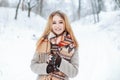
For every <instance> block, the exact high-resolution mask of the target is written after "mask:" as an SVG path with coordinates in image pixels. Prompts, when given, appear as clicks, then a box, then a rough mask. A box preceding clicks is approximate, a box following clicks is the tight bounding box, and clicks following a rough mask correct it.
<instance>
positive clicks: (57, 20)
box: [52, 15, 65, 35]
mask: <svg viewBox="0 0 120 80" xmlns="http://www.w3.org/2000/svg"><path fill="white" fill-rule="evenodd" d="M64 30H65V21H64V20H63V19H62V18H61V17H60V16H59V15H55V16H53V22H52V31H53V32H54V33H55V34H57V35H59V34H61V33H63V31H64Z"/></svg>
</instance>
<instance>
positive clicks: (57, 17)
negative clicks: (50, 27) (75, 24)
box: [53, 14, 63, 20]
mask: <svg viewBox="0 0 120 80" xmlns="http://www.w3.org/2000/svg"><path fill="white" fill-rule="evenodd" d="M53 20H63V18H62V17H61V16H60V15H59V14H55V15H54V16H53Z"/></svg>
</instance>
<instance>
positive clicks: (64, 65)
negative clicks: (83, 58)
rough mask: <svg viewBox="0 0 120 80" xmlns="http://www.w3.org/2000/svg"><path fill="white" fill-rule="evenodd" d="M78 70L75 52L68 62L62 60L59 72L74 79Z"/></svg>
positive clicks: (77, 57) (76, 53) (76, 52)
mask: <svg viewBox="0 0 120 80" xmlns="http://www.w3.org/2000/svg"><path fill="white" fill-rule="evenodd" d="M78 68H79V56H78V51H77V50H76V51H75V53H74V55H73V56H72V58H71V61H70V62H68V61H67V60H65V59H63V58H62V61H61V65H60V67H59V70H60V71H62V72H63V73H65V74H66V75H67V76H68V77H75V76H76V75H77V74H78Z"/></svg>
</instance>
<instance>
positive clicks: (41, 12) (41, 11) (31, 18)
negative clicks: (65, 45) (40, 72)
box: [0, 0, 120, 80]
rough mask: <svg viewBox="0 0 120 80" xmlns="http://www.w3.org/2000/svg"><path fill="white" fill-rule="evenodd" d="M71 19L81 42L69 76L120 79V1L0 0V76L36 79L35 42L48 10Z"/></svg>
mask: <svg viewBox="0 0 120 80" xmlns="http://www.w3.org/2000/svg"><path fill="white" fill-rule="evenodd" d="M55 10H61V11H63V12H64V13H66V15H67V16H68V18H69V21H70V24H71V25H72V29H73V31H74V33H75V36H76V38H77V40H78V43H79V51H78V52H79V66H80V68H79V74H78V75H77V76H76V77H75V78H70V80H120V27H119V26H120V0H0V80H35V79H36V76H37V74H35V73H33V72H32V71H31V69H30V63H31V59H32V57H33V55H34V52H35V45H36V42H37V40H38V39H39V37H40V35H41V33H42V32H43V30H44V28H45V25H46V21H47V18H48V16H49V14H50V13H51V12H52V11H55Z"/></svg>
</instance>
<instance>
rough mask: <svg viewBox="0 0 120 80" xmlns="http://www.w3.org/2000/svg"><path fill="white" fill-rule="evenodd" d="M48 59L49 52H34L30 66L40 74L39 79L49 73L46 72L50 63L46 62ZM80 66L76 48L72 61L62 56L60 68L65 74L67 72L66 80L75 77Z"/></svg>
mask: <svg viewBox="0 0 120 80" xmlns="http://www.w3.org/2000/svg"><path fill="white" fill-rule="evenodd" d="M47 60H48V55H47V54H38V53H35V54H34V56H33V59H32V61H31V65H30V67H31V70H32V71H33V72H34V73H36V74H38V77H37V80H39V79H40V77H41V76H43V75H47V73H46V67H47V65H48V64H47V63H46V62H47ZM78 67H79V56H78V52H77V50H76V51H75V53H74V55H73V56H72V58H71V61H70V62H68V61H67V60H65V59H64V58H62V61H61V65H60V67H59V70H60V71H62V72H63V73H64V74H66V78H65V80H69V78H72V77H75V76H76V75H77V74H78Z"/></svg>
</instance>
